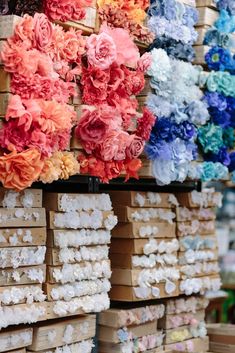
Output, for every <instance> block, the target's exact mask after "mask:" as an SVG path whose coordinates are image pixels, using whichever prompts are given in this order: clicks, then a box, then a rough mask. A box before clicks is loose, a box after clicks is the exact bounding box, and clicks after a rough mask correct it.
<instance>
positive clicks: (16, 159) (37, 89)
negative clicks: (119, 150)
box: [0, 13, 85, 190]
mask: <svg viewBox="0 0 235 353" xmlns="http://www.w3.org/2000/svg"><path fill="white" fill-rule="evenodd" d="M84 51H85V41H84V39H83V38H82V35H81V32H76V31H74V30H72V29H71V30H69V31H68V32H64V31H63V29H62V27H60V26H55V25H52V24H51V23H50V22H49V21H48V19H47V17H46V15H44V14H38V13H36V14H35V15H34V17H30V16H28V15H25V16H24V17H23V19H22V20H21V21H20V22H19V23H18V24H17V25H16V27H15V32H14V35H13V36H12V37H11V38H9V39H8V40H7V42H6V44H5V46H4V48H3V51H2V53H1V56H2V60H3V63H4V69H5V71H7V72H9V73H10V74H11V93H13V95H12V96H11V98H10V100H9V105H8V108H7V111H6V115H5V121H4V124H3V127H2V129H1V130H0V145H1V157H0V170H1V173H0V181H1V182H2V184H3V185H4V186H5V187H7V188H14V189H15V190H22V189H24V188H26V187H29V186H30V185H31V184H32V183H33V182H34V181H36V180H39V179H40V178H41V180H42V181H44V182H52V181H53V180H57V179H58V178H64V179H66V178H68V177H69V176H70V175H72V174H75V173H77V172H79V163H78V161H77V160H76V159H75V157H74V156H73V155H72V154H70V153H68V152H62V151H63V150H66V149H67V148H68V146H69V142H70V136H71V129H72V127H73V126H74V124H75V122H76V120H77V118H76V113H75V111H74V110H73V109H72V108H71V107H70V106H69V105H67V104H66V103H68V101H69V99H70V97H71V96H73V95H75V94H76V90H75V87H76V83H75V82H72V81H75V80H76V76H77V75H80V74H81V70H82V69H81V59H82V55H83V54H84ZM49 170H50V172H49Z"/></svg>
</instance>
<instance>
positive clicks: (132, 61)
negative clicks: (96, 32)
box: [100, 24, 140, 68]
mask: <svg viewBox="0 0 235 353" xmlns="http://www.w3.org/2000/svg"><path fill="white" fill-rule="evenodd" d="M103 33H105V34H106V35H108V36H109V37H111V38H112V40H113V42H114V43H115V47H116V55H117V56H116V59H115V60H114V61H116V63H117V64H118V65H122V64H123V65H127V66H130V67H134V68H136V66H137V63H138V60H139V58H140V54H139V50H138V47H137V46H136V45H135V43H134V41H133V40H132V39H131V38H130V35H129V33H128V32H127V31H126V30H125V29H123V28H110V27H108V26H107V25H106V24H103V25H102V26H101V28H100V35H101V34H103Z"/></svg>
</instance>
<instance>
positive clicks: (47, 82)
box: [1, 13, 85, 103]
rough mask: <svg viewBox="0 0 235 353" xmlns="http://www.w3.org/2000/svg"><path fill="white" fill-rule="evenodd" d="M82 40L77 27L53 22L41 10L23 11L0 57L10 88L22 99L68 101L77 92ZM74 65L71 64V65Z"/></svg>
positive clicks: (83, 42)
mask: <svg viewBox="0 0 235 353" xmlns="http://www.w3.org/2000/svg"><path fill="white" fill-rule="evenodd" d="M84 52H85V40H84V39H83V37H82V35H81V32H80V31H75V30H74V29H70V30H69V31H67V32H65V31H64V30H63V28H62V27H60V26H56V25H53V24H52V23H51V22H50V21H49V20H48V18H47V17H46V16H45V15H44V14H38V13H36V14H35V15H34V17H31V16H28V15H25V16H24V18H23V20H22V21H20V22H19V24H17V25H16V27H15V33H14V35H13V36H12V37H11V38H9V39H8V40H7V43H6V44H5V46H4V48H3V51H2V53H1V57H2V60H3V63H4V69H5V70H6V71H8V72H10V73H11V74H12V81H11V91H12V93H13V94H19V95H20V96H21V97H22V98H24V99H32V98H35V99H37V98H42V99H46V100H51V99H55V100H56V101H58V102H62V103H68V101H69V98H70V97H71V96H74V95H76V91H75V83H74V82H72V81H74V80H75V78H76V76H77V75H80V74H81V58H82V55H83V54H84ZM72 65H73V68H72Z"/></svg>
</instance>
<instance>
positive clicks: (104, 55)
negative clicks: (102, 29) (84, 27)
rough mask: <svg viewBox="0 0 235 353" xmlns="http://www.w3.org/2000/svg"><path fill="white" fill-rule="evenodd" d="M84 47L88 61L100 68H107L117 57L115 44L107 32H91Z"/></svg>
mask: <svg viewBox="0 0 235 353" xmlns="http://www.w3.org/2000/svg"><path fill="white" fill-rule="evenodd" d="M86 47H87V58H88V62H89V63H90V65H93V66H96V67H98V68H99V69H101V70H105V69H107V68H109V67H110V65H112V63H113V62H114V61H116V59H117V51H116V45H115V43H114V41H113V39H112V37H111V36H110V35H108V34H107V33H101V34H98V35H97V34H92V35H91V36H90V37H88V39H87V43H86Z"/></svg>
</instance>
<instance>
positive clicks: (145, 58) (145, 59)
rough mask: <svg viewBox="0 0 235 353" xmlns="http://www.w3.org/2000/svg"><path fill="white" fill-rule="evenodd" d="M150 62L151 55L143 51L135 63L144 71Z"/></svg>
mask: <svg viewBox="0 0 235 353" xmlns="http://www.w3.org/2000/svg"><path fill="white" fill-rule="evenodd" d="M151 63H152V56H151V54H150V53H144V55H142V56H141V58H140V59H139V61H138V63H137V69H138V70H140V71H142V72H146V71H147V70H148V69H149V68H150V66H151Z"/></svg>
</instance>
